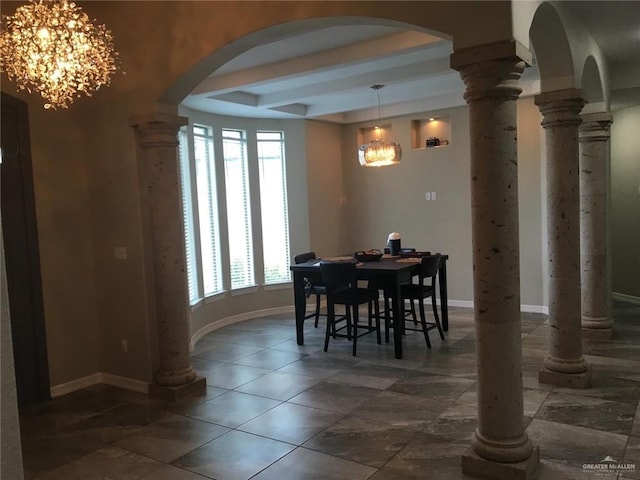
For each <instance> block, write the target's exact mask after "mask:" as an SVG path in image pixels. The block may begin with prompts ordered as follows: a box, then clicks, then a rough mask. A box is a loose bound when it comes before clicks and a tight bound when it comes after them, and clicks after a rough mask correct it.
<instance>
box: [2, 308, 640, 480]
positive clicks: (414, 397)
mask: <svg viewBox="0 0 640 480" xmlns="http://www.w3.org/2000/svg"><path fill="white" fill-rule="evenodd" d="M614 307H615V308H614V310H615V331H616V334H615V336H614V338H613V339H612V340H610V341H587V340H585V341H584V353H585V357H586V358H587V359H588V361H589V362H590V364H591V365H592V367H593V387H592V388H590V389H587V390H572V389H567V388H556V387H552V386H549V385H542V384H539V383H538V380H537V372H538V370H539V368H540V366H541V365H542V361H543V359H544V358H545V356H546V355H547V353H548V350H547V330H548V327H547V326H546V325H545V324H544V319H545V317H544V315H538V314H523V315H522V338H523V380H524V421H525V423H526V424H527V432H528V434H529V436H530V438H531V439H532V441H533V443H534V444H535V445H538V446H539V447H540V458H541V462H540V465H539V466H538V468H537V470H536V472H535V477H534V478H535V479H537V480H556V479H576V480H577V479H580V480H584V479H593V480H605V479H614V478H619V479H636V480H638V479H640V404H639V401H640V305H633V304H626V303H621V302H616V303H615V305H614ZM434 333H435V332H433V331H432V335H431V337H432V343H433V348H432V349H431V350H430V351H427V350H426V348H425V345H424V339H423V338H422V337H421V334H418V333H414V332H407V336H406V338H405V358H404V359H402V360H396V359H395V358H394V356H393V348H392V346H391V345H386V344H383V345H377V344H376V343H375V339H374V336H373V335H369V336H366V337H363V338H362V339H361V341H359V342H358V356H357V357H352V356H351V352H350V344H349V342H348V341H347V340H346V339H336V340H332V341H331V343H330V346H329V352H328V353H324V352H323V351H322V344H323V329H322V328H318V329H315V328H313V325H312V323H311V322H309V325H308V327H307V328H306V330H305V340H306V342H305V345H304V346H298V345H297V344H296V341H295V332H294V327H293V320H292V317H291V315H278V316H270V317H266V318H257V319H254V320H250V321H246V322H242V323H239V324H235V325H231V326H228V327H226V328H223V329H221V330H218V331H215V332H212V333H211V334H209V335H208V336H207V337H205V338H203V339H202V340H200V341H199V342H198V344H197V345H196V348H195V351H194V352H193V357H192V359H193V364H194V366H195V367H196V368H197V370H198V371H199V372H200V373H201V374H203V375H206V377H207V385H208V386H207V391H206V393H205V394H202V395H196V396H192V397H188V398H185V399H182V400H181V401H180V402H178V403H175V404H168V403H163V402H162V401H158V400H154V399H151V398H148V397H147V396H145V395H141V394H136V393H132V392H128V391H124V390H120V389H117V388H113V387H108V386H104V385H100V386H95V387H91V388H87V389H85V390H81V391H78V392H74V393H72V394H69V395H66V396H64V397H60V398H57V399H54V400H52V401H51V402H47V403H45V404H39V405H32V406H29V407H25V408H23V409H22V410H21V412H20V421H21V430H22V442H23V456H24V465H25V478H26V479H27V480H35V479H37V480H94V479H95V480H97V479H113V480H137V479H145V480H198V479H199V480H204V479H216V480H244V479H256V480H267V479H276V480H290V479H291V480H297V479H300V480H303V479H304V480H308V479H318V480H321V479H328V480H329V479H330V480H341V479H344V480H360V479H371V480H408V479H435V480H460V479H465V478H470V477H467V476H465V475H463V474H462V473H461V469H460V455H461V454H462V453H463V452H464V450H465V449H466V448H467V447H468V445H469V438H470V435H471V434H472V432H473V431H474V429H475V425H476V398H477V397H476V384H475V363H476V359H475V354H474V341H473V337H474V327H473V312H472V311H471V310H468V309H462V308H452V309H451V313H450V331H449V332H448V333H447V335H446V340H445V341H444V342H441V341H440V339H439V338H437V334H434ZM607 456H609V457H612V458H613V459H615V460H616V461H617V462H619V463H627V464H633V465H635V466H636V469H635V470H630V471H628V472H626V473H625V474H622V475H619V476H617V477H616V475H613V474H611V475H602V474H599V475H598V474H596V473H595V472H594V471H589V470H585V469H584V468H583V465H584V464H596V463H600V462H601V461H602V460H603V459H604V458H605V457H607ZM7 480H10V479H7Z"/></svg>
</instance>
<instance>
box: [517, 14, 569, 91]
mask: <svg viewBox="0 0 640 480" xmlns="http://www.w3.org/2000/svg"><path fill="white" fill-rule="evenodd" d="M529 36H530V38H531V43H532V48H533V50H534V51H535V55H536V59H537V64H538V68H539V70H540V90H541V91H543V92H549V91H554V90H563V89H567V88H575V87H576V85H575V83H574V82H575V71H574V66H573V55H572V51H571V45H570V44H569V39H568V37H567V31H566V28H565V26H564V25H563V22H562V19H561V18H560V16H559V15H558V12H557V11H556V9H555V8H554V7H553V6H552V5H551V4H549V3H543V4H541V5H540V7H538V9H537V10H536V13H535V15H534V17H533V21H532V22H531V28H530V30H529Z"/></svg>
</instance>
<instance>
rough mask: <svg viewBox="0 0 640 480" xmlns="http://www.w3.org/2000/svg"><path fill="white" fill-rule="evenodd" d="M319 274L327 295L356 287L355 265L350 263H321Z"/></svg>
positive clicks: (356, 274)
mask: <svg viewBox="0 0 640 480" xmlns="http://www.w3.org/2000/svg"><path fill="white" fill-rule="evenodd" d="M320 273H321V274H322V282H323V283H324V284H325V286H326V287H327V293H329V294H330V293H333V292H337V291H338V290H343V289H345V288H350V287H356V286H357V283H358V272H357V270H356V264H355V263H352V262H323V261H321V262H320Z"/></svg>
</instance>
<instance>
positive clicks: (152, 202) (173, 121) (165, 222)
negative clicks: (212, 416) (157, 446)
mask: <svg viewBox="0 0 640 480" xmlns="http://www.w3.org/2000/svg"><path fill="white" fill-rule="evenodd" d="M186 123H187V119H186V118H184V117H179V116H177V115H171V114H162V113H154V114H149V115H143V116H138V117H135V118H134V119H132V121H131V125H132V126H133V127H134V128H135V132H136V141H137V143H138V152H139V154H138V155H139V172H140V176H141V186H142V188H144V189H146V191H144V192H143V194H142V195H143V197H144V198H143V200H142V210H143V216H144V215H145V214H146V215H147V218H143V221H145V223H147V222H148V231H150V237H151V239H150V240H151V241H150V245H151V258H152V260H153V279H151V283H152V284H153V289H154V294H155V295H154V296H155V315H156V322H157V336H158V346H159V364H160V365H159V367H160V368H159V370H158V372H157V373H156V377H155V380H156V382H157V383H158V385H161V386H170V387H173V386H179V385H184V384H187V383H189V382H191V381H193V380H194V379H195V378H196V372H195V370H194V369H193V367H192V366H191V363H190V358H189V317H188V308H189V303H188V293H187V285H186V280H185V264H186V262H185V253H184V248H183V244H184V226H183V220H182V207H181V199H180V174H179V165H178V150H177V147H178V131H179V129H180V127H181V126H182V125H186Z"/></svg>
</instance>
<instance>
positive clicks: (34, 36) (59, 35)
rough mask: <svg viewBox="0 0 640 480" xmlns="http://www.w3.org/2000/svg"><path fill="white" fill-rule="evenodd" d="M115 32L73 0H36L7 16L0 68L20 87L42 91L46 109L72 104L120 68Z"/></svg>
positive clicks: (0, 43) (0, 33) (1, 37)
mask: <svg viewBox="0 0 640 480" xmlns="http://www.w3.org/2000/svg"><path fill="white" fill-rule="evenodd" d="M118 66H119V62H118V53H117V52H116V51H115V50H114V47H113V37H112V35H111V32H110V31H109V30H107V28H106V27H105V26H104V25H94V23H93V22H92V21H91V20H89V17H88V16H87V14H86V13H84V12H83V11H82V9H81V8H80V7H77V6H76V5H75V3H73V2H71V3H70V2H67V0H30V1H29V3H28V4H26V5H23V6H21V7H19V8H18V9H17V10H16V11H15V13H14V14H13V15H8V16H3V18H2V30H1V31H0V71H2V72H6V74H7V76H8V77H9V79H10V80H15V82H16V83H17V85H18V90H27V91H28V92H32V91H37V92H39V93H40V95H42V97H43V98H44V99H45V100H46V101H47V103H45V105H44V107H45V108H53V109H55V108H58V107H60V108H68V107H69V104H71V103H72V102H73V101H74V100H75V99H76V98H77V97H80V96H81V94H84V95H87V96H91V94H92V93H93V92H95V91H96V90H98V89H99V88H100V87H101V86H102V85H109V83H110V81H111V75H112V74H113V73H114V72H115V71H116V70H117V69H118Z"/></svg>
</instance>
